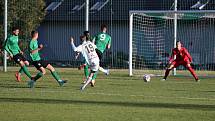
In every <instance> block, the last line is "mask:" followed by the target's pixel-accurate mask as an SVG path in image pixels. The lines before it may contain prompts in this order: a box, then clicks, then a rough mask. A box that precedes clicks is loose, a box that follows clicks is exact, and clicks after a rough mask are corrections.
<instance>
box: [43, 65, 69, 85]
mask: <svg viewBox="0 0 215 121" xmlns="http://www.w3.org/2000/svg"><path fill="white" fill-rule="evenodd" d="M46 68H47V69H48V70H50V72H51V74H52V76H53V77H54V78H55V80H56V81H57V82H58V84H59V85H60V86H63V85H64V84H65V83H67V80H61V79H60V76H59V75H58V74H57V72H56V71H55V69H54V67H53V66H52V65H51V64H48V65H47V66H46Z"/></svg>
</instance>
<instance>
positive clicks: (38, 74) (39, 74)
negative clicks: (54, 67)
mask: <svg viewBox="0 0 215 121" xmlns="http://www.w3.org/2000/svg"><path fill="white" fill-rule="evenodd" d="M42 76H43V73H42V72H39V73H37V75H36V76H35V77H34V81H36V80H38V79H39V78H40V77H42Z"/></svg>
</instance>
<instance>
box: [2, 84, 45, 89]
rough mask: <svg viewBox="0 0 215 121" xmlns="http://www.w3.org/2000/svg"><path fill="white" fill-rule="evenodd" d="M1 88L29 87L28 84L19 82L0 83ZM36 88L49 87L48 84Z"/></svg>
mask: <svg viewBox="0 0 215 121" xmlns="http://www.w3.org/2000/svg"><path fill="white" fill-rule="evenodd" d="M0 88H29V87H28V86H27V84H26V86H24V85H19V84H0ZM35 88H48V87H47V86H36V87H35Z"/></svg>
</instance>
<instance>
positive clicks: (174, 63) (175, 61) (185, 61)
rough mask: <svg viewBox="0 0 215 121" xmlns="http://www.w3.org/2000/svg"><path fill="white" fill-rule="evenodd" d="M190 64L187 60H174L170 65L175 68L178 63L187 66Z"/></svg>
mask: <svg viewBox="0 0 215 121" xmlns="http://www.w3.org/2000/svg"><path fill="white" fill-rule="evenodd" d="M188 64H190V61H189V60H180V61H179V60H174V61H173V62H172V63H171V65H173V66H174V67H175V68H177V67H178V66H180V65H183V66H185V67H187V65H188Z"/></svg>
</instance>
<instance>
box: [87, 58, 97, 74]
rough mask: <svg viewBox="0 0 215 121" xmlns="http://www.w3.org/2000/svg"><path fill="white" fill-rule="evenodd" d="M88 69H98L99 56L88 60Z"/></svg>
mask: <svg viewBox="0 0 215 121" xmlns="http://www.w3.org/2000/svg"><path fill="white" fill-rule="evenodd" d="M89 63H90V69H91V71H94V72H96V71H98V69H99V58H93V59H92V60H90V62H89Z"/></svg>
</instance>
